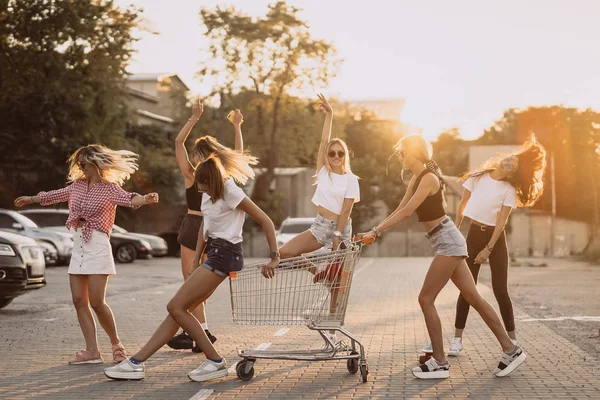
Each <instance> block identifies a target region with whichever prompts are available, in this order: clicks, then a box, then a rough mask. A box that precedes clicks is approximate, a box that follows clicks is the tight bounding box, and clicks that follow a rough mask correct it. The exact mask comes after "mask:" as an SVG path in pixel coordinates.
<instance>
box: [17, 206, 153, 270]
mask: <svg viewBox="0 0 600 400" xmlns="http://www.w3.org/2000/svg"><path fill="white" fill-rule="evenodd" d="M21 214H23V215H26V216H27V217H29V218H31V219H32V220H33V221H35V222H36V223H37V224H38V225H39V226H42V227H44V228H46V229H52V230H55V231H58V232H68V230H67V228H66V226H65V224H66V223H67V219H68V218H69V210H66V209H52V208H38V209H30V210H23V211H21ZM123 230H124V229H123ZM125 232H127V231H125ZM157 239H160V240H162V239H161V238H158V237H157ZM110 245H111V247H112V251H113V256H114V257H115V260H116V261H117V262H120V263H131V262H133V261H135V259H136V258H148V257H151V256H152V246H151V245H150V243H149V242H148V241H147V240H145V239H141V238H139V237H135V236H133V235H131V234H129V233H121V232H119V230H118V229H113V231H112V232H111V234H110Z"/></svg>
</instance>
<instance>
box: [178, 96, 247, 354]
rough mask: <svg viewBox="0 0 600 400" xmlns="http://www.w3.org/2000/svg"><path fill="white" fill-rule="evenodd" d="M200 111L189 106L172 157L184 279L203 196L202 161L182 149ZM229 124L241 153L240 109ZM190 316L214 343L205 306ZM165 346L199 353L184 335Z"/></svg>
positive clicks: (196, 106) (200, 107)
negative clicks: (183, 209) (181, 194)
mask: <svg viewBox="0 0 600 400" xmlns="http://www.w3.org/2000/svg"><path fill="white" fill-rule="evenodd" d="M203 111H204V107H203V105H202V104H200V101H197V102H196V103H195V104H194V105H193V106H192V116H191V117H190V119H189V120H188V122H187V123H186V124H185V125H184V126H183V128H182V129H181V131H180V132H179V134H178V135H177V137H176V138H175V157H176V158H177V164H178V165H179V169H180V170H181V173H182V174H183V178H184V182H185V188H186V189H185V200H186V203H187V208H188V210H187V213H186V215H185V217H184V219H183V221H182V223H181V227H180V228H179V235H178V236H177V241H178V242H179V245H180V250H181V271H182V273H183V278H184V279H187V277H188V276H189V274H190V269H191V267H192V262H193V260H194V256H195V254H196V243H197V242H198V232H199V231H200V226H201V225H202V212H201V205H202V194H201V193H199V192H198V190H197V188H196V185H195V184H194V171H195V169H196V165H198V163H199V162H200V161H202V159H203V158H202V157H200V155H199V154H198V153H197V152H194V155H193V157H192V159H193V164H192V162H190V159H189V156H188V153H187V150H186V147H185V141H186V139H187V137H188V136H189V134H190V132H191V130H192V128H193V127H194V125H195V124H196V122H198V120H199V119H200V116H201V115H202V112H203ZM230 121H231V123H232V124H233V127H234V130H235V150H236V151H241V150H242V149H243V139H242V128H241V125H242V123H243V122H244V118H243V116H242V113H241V112H240V110H235V112H233V118H232V119H231V120H230ZM223 147H224V146H223ZM219 150H220V148H217V147H214V148H213V149H212V152H214V153H217V154H218V153H219ZM193 314H194V316H195V317H196V318H197V319H198V321H199V322H200V323H201V324H202V327H203V328H204V330H205V331H206V335H207V336H208V337H209V339H210V340H211V341H212V342H213V343H214V342H215V341H216V340H217V338H216V337H215V336H213V335H212V334H211V333H210V332H209V331H208V324H207V323H206V304H205V303H202V304H200V305H199V306H198V307H197V308H196V309H195V310H194V311H193ZM167 344H168V345H169V347H171V348H173V349H192V351H194V352H200V351H201V350H200V348H199V347H198V346H194V343H193V341H192V338H191V337H190V336H189V335H188V334H187V333H186V332H182V333H180V334H178V335H176V336H175V337H173V339H171V340H170V341H169V342H168V343H167Z"/></svg>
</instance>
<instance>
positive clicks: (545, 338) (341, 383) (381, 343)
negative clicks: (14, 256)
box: [0, 258, 600, 400]
mask: <svg viewBox="0 0 600 400" xmlns="http://www.w3.org/2000/svg"><path fill="white" fill-rule="evenodd" d="M429 261H430V259H427V258H382V259H362V260H361V262H360V264H359V265H358V267H357V271H356V274H355V279H354V283H353V287H352V293H351V299H350V304H349V308H348V314H347V319H346V326H347V328H348V329H349V330H350V331H351V332H353V333H354V334H356V335H357V336H358V337H359V338H360V339H361V340H362V342H363V344H364V345H365V347H366V350H367V356H368V362H369V368H370V372H371V374H370V376H369V381H368V382H367V383H366V384H363V383H361V382H360V381H359V379H358V376H356V375H354V376H353V375H349V374H348V372H347V370H346V365H345V363H342V362H315V363H308V362H283V361H271V362H266V361H259V362H258V363H257V364H256V366H255V370H256V374H255V376H254V378H253V379H252V380H251V381H249V382H242V381H240V380H238V379H237V377H236V375H235V373H233V374H230V375H229V376H228V377H226V378H224V379H220V380H216V381H211V382H207V383H204V384H199V383H195V382H190V381H189V380H188V378H187V377H186V373H187V372H188V371H190V370H191V369H194V368H195V367H196V366H197V365H198V364H199V363H200V362H201V361H202V359H203V357H202V356H198V355H194V354H191V353H189V352H178V351H173V350H170V349H168V348H163V349H161V350H160V351H159V352H158V353H157V354H156V355H155V356H154V357H153V358H152V359H151V360H150V361H149V362H148V363H147V378H146V379H145V380H143V381H138V382H133V381H110V380H108V379H106V378H105V377H104V375H103V374H102V369H103V368H104V367H106V365H107V364H105V365H88V366H69V365H66V363H67V360H68V359H69V358H70V357H71V356H72V355H73V353H74V352H75V351H77V350H79V349H80V348H82V346H83V340H82V338H81V333H80V331H79V328H78V326H77V322H76V317H75V313H74V311H73V308H72V306H71V305H70V296H69V289H68V281H67V279H66V278H67V277H66V268H52V269H49V270H48V282H49V284H48V287H46V288H44V289H42V290H40V291H37V292H35V293H31V294H29V295H27V296H23V297H21V298H19V299H17V300H15V301H14V302H13V304H11V305H10V306H9V307H8V308H6V309H5V310H1V311H0V360H1V361H2V362H1V363H0V370H2V374H1V376H0V398H1V399H24V398H36V399H81V398H90V399H191V398H195V399H197V400H200V399H204V398H208V399H226V398H236V399H249V398H252V399H299V398H305V399H317V398H318V399H376V398H377V399H380V398H381V399H383V398H386V399H409V398H466V397H468V398H475V399H489V398H494V399H495V398H498V399H503V398H508V399H514V398H525V399H548V398H553V399H559V398H571V399H584V398H596V399H597V398H600V389H599V387H600V378H598V376H599V372H600V371H599V368H598V365H599V364H598V360H596V359H594V358H590V356H589V355H587V354H586V352H584V350H582V349H581V348H580V347H578V346H577V345H576V344H574V343H572V342H571V341H570V340H569V339H568V338H565V337H563V336H561V335H560V334H558V333H556V332H555V331H554V330H553V329H551V327H550V326H549V325H548V324H547V323H545V322H528V323H518V326H519V328H520V340H521V342H522V343H523V346H524V348H525V350H526V351H527V352H528V354H529V358H528V360H527V362H526V364H524V365H523V366H522V367H521V368H520V369H519V370H518V371H516V372H515V373H513V374H512V375H511V376H509V377H507V378H495V377H493V376H492V374H491V371H492V369H493V368H494V367H495V365H496V363H497V359H498V355H499V352H500V349H499V346H498V345H497V344H496V342H495V340H494V337H493V335H492V334H491V333H490V332H489V331H488V330H487V328H486V327H485V325H484V324H483V322H482V320H481V319H480V318H479V317H478V316H477V315H476V313H473V312H472V313H471V315H470V319H469V323H468V326H467V331H466V333H465V338H464V344H465V347H466V349H465V351H464V352H463V354H461V356H460V357H458V358H457V359H455V360H451V363H452V368H451V372H450V374H451V376H450V378H449V379H447V380H444V381H437V380H436V381H420V380H416V379H414V378H413V377H412V374H411V373H410V368H411V367H412V366H414V365H415V361H416V357H417V353H418V349H420V348H421V347H422V346H423V344H425V343H426V342H427V336H426V330H425V326H424V323H423V318H422V315H421V312H420V309H419V306H418V303H417V301H416V298H417V293H418V290H419V288H420V284H421V282H422V280H423V277H424V275H425V272H426V270H427V267H428V264H429ZM117 268H118V275H117V276H116V277H114V278H113V279H112V280H111V282H110V286H109V296H108V303H109V305H110V306H111V307H112V309H113V311H114V312H115V315H116V318H117V323H118V327H119V331H120V335H121V338H122V340H123V342H124V344H125V346H126V347H127V349H128V350H129V351H131V352H133V351H135V350H136V349H137V348H139V347H140V346H141V345H142V344H143V342H144V341H145V340H146V339H147V338H148V337H149V336H150V335H151V333H152V332H153V330H154V328H155V327H156V326H157V324H158V323H159V322H160V321H161V320H162V318H164V316H165V313H166V311H165V305H166V303H167V301H168V300H169V298H170V297H171V296H172V294H173V293H174V291H175V290H176V289H177V288H178V286H179V284H180V282H179V281H180V278H179V273H180V272H179V260H177V259H169V258H167V259H159V260H149V261H144V262H136V263H134V264H131V265H119V266H118V267H117ZM484 281H485V280H484ZM480 288H481V291H482V293H483V294H484V295H485V296H486V297H487V298H488V299H490V300H491V302H492V304H495V301H494V299H493V294H492V293H491V291H490V289H489V288H488V287H487V286H486V285H480ZM456 296H457V291H456V289H455V288H454V287H453V286H452V285H451V284H449V285H448V286H447V287H446V288H445V289H444V290H443V291H442V293H441V294H440V296H439V298H438V301H437V304H438V308H439V310H440V316H441V318H442V322H443V324H444V327H445V328H446V331H445V336H446V338H447V339H448V340H449V339H450V338H451V335H452V323H453V319H454V306H455V301H456ZM515 306H516V315H517V319H528V318H531V317H532V315H531V314H530V313H529V311H528V310H527V309H525V308H523V307H522V306H521V304H520V302H519V301H518V300H517V301H516V302H515ZM230 307H231V306H230V299H229V289H228V285H222V286H221V287H220V288H219V289H218V290H217V291H216V292H215V294H214V297H213V299H212V300H211V302H210V304H209V312H208V318H209V323H210V324H211V331H213V333H215V334H216V335H217V336H218V337H219V340H218V342H217V343H216V344H217V346H218V349H219V350H220V352H221V353H222V354H224V355H225V357H226V358H227V359H228V361H229V362H230V363H233V362H235V361H237V349H239V348H246V349H248V348H256V347H257V346H259V345H263V346H267V345H270V346H271V348H278V347H279V348H285V349H286V350H287V349H296V348H299V347H305V346H313V347H314V346H319V345H320V343H319V342H318V337H317V336H316V334H315V333H313V332H311V331H309V330H308V329H306V328H305V327H302V326H298V327H291V328H290V329H289V331H287V332H285V333H284V334H283V335H281V332H282V331H280V329H281V328H282V327H281V326H264V327H247V326H236V325H234V324H233V323H232V322H231V321H232V320H231V308H230ZM275 334H279V335H280V336H274V335H275ZM99 340H100V343H101V350H102V351H103V353H104V354H105V355H106V356H107V357H106V358H109V357H108V355H109V353H110V344H109V342H108V338H107V337H106V335H105V334H104V333H103V332H100V333H99ZM585 357H587V360H586V361H585V362H582V360H584V358H585Z"/></svg>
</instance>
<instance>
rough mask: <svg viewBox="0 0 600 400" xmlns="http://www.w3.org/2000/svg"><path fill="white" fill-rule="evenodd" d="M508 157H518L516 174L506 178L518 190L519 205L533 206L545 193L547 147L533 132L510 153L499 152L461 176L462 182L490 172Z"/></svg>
mask: <svg viewBox="0 0 600 400" xmlns="http://www.w3.org/2000/svg"><path fill="white" fill-rule="evenodd" d="M507 157H517V158H518V160H519V168H518V169H517V172H516V174H514V176H511V177H508V178H506V181H507V182H508V183H510V184H511V185H512V186H513V187H514V188H515V189H516V191H517V207H531V206H532V205H534V204H535V202H536V201H538V199H539V198H540V196H541V195H542V194H543V193H544V179H543V177H544V173H545V171H546V149H544V146H542V145H541V143H540V142H538V141H537V139H536V137H535V135H534V134H533V133H531V134H530V135H529V137H528V138H527V140H526V141H525V143H523V145H522V146H521V147H520V148H519V149H518V150H516V151H514V152H512V153H510V154H498V155H495V156H494V157H491V158H489V159H488V160H487V161H485V162H484V163H483V164H482V165H481V167H480V168H478V169H476V170H474V171H469V172H467V173H466V174H465V175H463V176H462V177H461V178H460V181H461V182H464V181H466V180H467V179H469V178H471V177H478V176H481V175H485V174H488V173H490V172H492V171H493V170H495V169H496V168H498V167H499V166H500V165H501V163H502V160H504V159H505V158H507Z"/></svg>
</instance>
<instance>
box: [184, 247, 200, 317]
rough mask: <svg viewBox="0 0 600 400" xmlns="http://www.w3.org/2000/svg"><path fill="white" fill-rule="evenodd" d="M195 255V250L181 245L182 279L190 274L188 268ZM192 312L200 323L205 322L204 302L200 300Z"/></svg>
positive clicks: (190, 266)
mask: <svg viewBox="0 0 600 400" xmlns="http://www.w3.org/2000/svg"><path fill="white" fill-rule="evenodd" d="M195 256H196V251H195V250H192V249H188V248H187V247H185V246H181V272H182V273H183V279H184V280H186V279H187V278H188V277H189V276H190V269H191V268H192V262H193V261H194V257H195ZM192 314H194V317H196V319H197V320H198V322H200V323H201V324H205V323H206V302H202V303H200V304H199V305H198V307H196V308H195V309H194V310H193V311H192Z"/></svg>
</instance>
